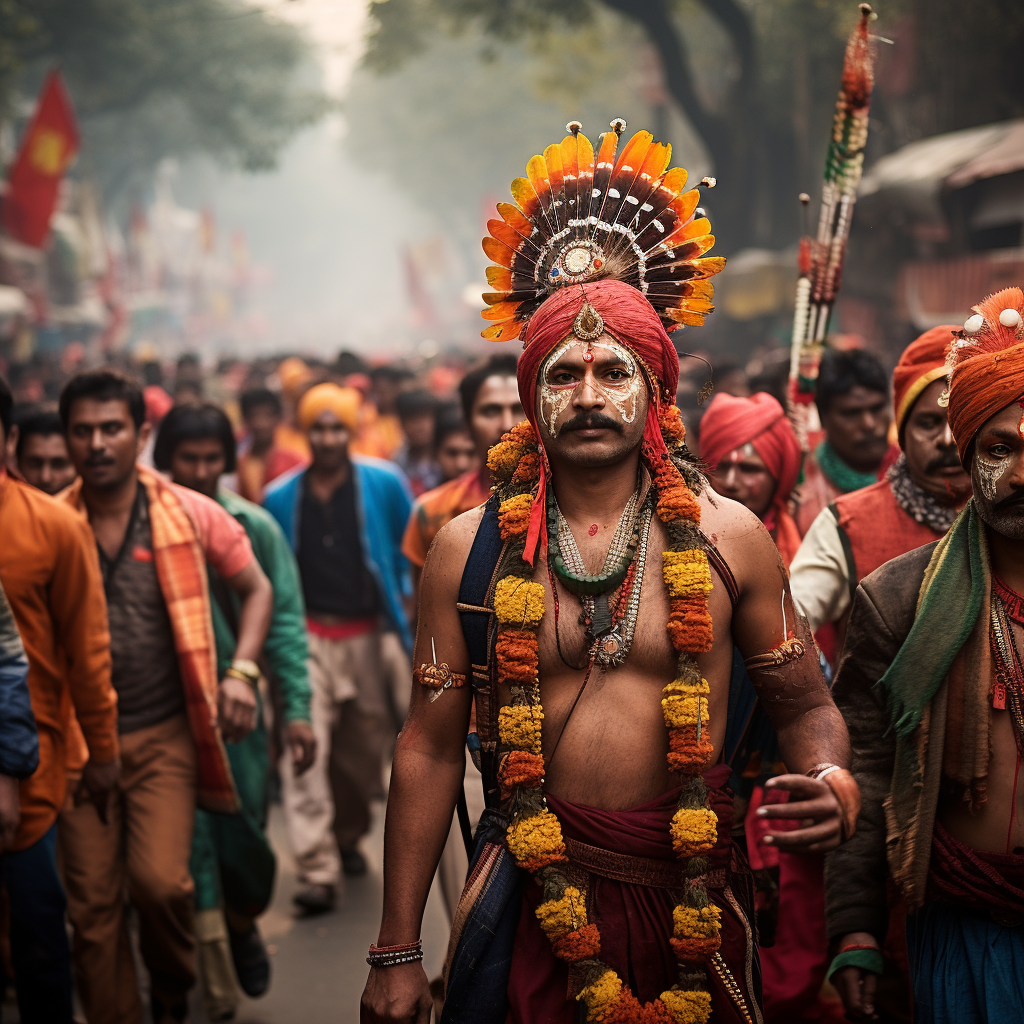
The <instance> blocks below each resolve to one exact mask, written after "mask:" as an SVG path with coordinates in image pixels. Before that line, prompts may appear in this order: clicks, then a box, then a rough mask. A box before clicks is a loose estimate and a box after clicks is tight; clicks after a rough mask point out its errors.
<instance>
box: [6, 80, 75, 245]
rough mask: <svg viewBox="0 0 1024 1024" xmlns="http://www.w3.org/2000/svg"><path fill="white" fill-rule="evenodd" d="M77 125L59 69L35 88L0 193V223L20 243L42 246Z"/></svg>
mask: <svg viewBox="0 0 1024 1024" xmlns="http://www.w3.org/2000/svg"><path fill="white" fill-rule="evenodd" d="M78 145H79V137H78V125H77V123H76V122H75V112H74V111H73V110H72V109H71V99H70V98H69V96H68V93H67V89H65V87H64V82H63V79H61V77H60V72H59V71H51V72H50V73H49V74H48V75H47V76H46V81H45V82H44V83H43V91H42V92H41V93H40V94H39V106H38V107H37V108H36V112H35V114H34V116H33V117H32V120H31V121H30V122H29V126H28V129H27V131H26V132H25V137H24V139H22V142H21V149H20V151H19V152H18V158H17V159H16V160H15V161H14V166H13V167H12V168H11V173H10V177H9V179H8V183H7V194H6V195H5V196H4V199H3V220H4V227H5V228H6V229H7V230H8V231H9V232H10V234H12V235H13V236H14V237H15V238H17V239H18V240H19V241H21V242H24V243H25V244H26V245H31V246H34V247H35V248H37V249H39V248H42V246H43V243H44V242H45V241H46V236H47V235H48V234H49V231H50V218H51V217H52V216H53V211H54V209H55V207H56V205H57V192H58V189H59V188H60V183H61V179H62V178H63V177H64V173H65V172H66V171H67V169H68V168H69V167H70V166H71V164H72V162H73V161H74V159H75V156H76V154H77V153H78Z"/></svg>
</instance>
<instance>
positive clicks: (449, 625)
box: [362, 261, 856, 1024]
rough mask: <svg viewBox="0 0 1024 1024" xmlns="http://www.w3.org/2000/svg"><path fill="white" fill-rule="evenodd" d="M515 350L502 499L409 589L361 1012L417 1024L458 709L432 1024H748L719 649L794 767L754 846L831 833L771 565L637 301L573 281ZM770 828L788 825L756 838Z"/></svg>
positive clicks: (669, 347) (752, 1012) (650, 311)
mask: <svg viewBox="0 0 1024 1024" xmlns="http://www.w3.org/2000/svg"><path fill="white" fill-rule="evenodd" d="M574 265H575V264H574V263H572V261H569V263H568V264H567V266H569V267H571V266H574ZM703 308H706V306H705V307H703ZM700 319H702V317H701V318H700ZM694 322H699V321H694ZM522 337H523V342H524V348H525V350H524V352H523V354H522V356H521V358H520V359H519V363H518V366H517V376H518V382H519V394H520V397H521V399H522V405H523V409H524V410H525V412H526V416H527V420H528V422H524V423H521V424H519V425H518V426H517V427H515V428H514V429H513V430H512V431H511V432H510V433H509V434H506V435H505V437H504V438H503V440H502V442H501V443H499V444H498V445H497V446H495V448H494V449H493V450H492V451H491V455H490V458H489V465H490V467H491V469H492V472H493V474H494V478H495V481H496V490H497V493H496V494H495V495H494V496H493V497H492V499H491V500H490V501H489V502H488V503H487V505H486V506H484V508H482V509H475V510H473V511H470V512H467V513H465V514H463V515H462V516H459V517H458V518H457V519H455V520H453V521H452V522H451V523H449V524H448V525H447V526H445V527H444V528H443V529H442V530H441V531H440V533H439V534H438V535H437V538H436V540H435V541H434V544H433V547H432V548H431V550H430V553H429V555H428V556H427V561H426V565H425V567H424V571H423V577H422V587H421V594H420V597H421V599H420V620H419V627H418V639H417V647H416V653H415V657H414V663H415V664H416V665H417V666H418V668H417V670H416V674H417V679H418V680H419V681H420V682H421V683H422V684H423V685H422V686H417V687H415V688H414V694H413V703H412V707H411V710H410V715H409V720H408V723H407V727H406V729H405V730H404V731H403V733H402V735H401V736H400V738H399V741H398V745H397V747H396V751H395V760H394V765H393V769H392V776H391V779H392V781H391V792H390V796H389V802H388V824H387V833H386V840H385V895H384V915H383V920H382V924H381V930H380V934H379V938H378V943H379V945H376V946H374V947H371V950H370V954H369V962H370V963H371V967H372V969H371V972H370V977H369V980H368V982H367V987H366V990H365V992H364V995H363V1011H362V1013H363V1016H362V1020H364V1021H367V1022H373V1024H381V1022H388V1024H392V1022H398V1021H412V1020H416V1021H426V1019H427V1016H426V1013H427V1009H428V1007H429V994H428V989H427V978H426V975H425V974H424V973H423V970H422V968H421V965H420V963H419V962H418V961H419V958H420V951H419V944H418V942H417V936H418V935H419V930H420V922H421V914H422V910H423V906H424V903H425V901H426V896H427V891H428V889H429V885H430V880H431V878H432V876H433V873H434V869H435V865H436V863H437V858H438V854H439V853H440V851H441V847H442V845H443V843H444V838H445V836H446V835H447V834H448V827H449V826H448V823H449V822H450V821H451V818H452V812H453V810H454V809H455V806H456V798H457V794H458V792H459V787H460V786H461V785H462V779H463V768H462V748H463V745H464V743H465V738H466V730H467V727H469V725H470V716H471V711H472V709H473V707H474V697H475V714H476V717H475V726H474V732H473V734H472V735H471V737H470V741H471V742H470V748H471V750H475V751H477V754H478V756H479V757H480V764H481V769H482V773H483V776H484V789H485V794H486V799H487V804H488V810H487V811H485V813H484V817H483V819H482V821H481V825H480V827H479V829H478V830H477V835H476V846H475V855H474V858H473V865H472V867H471V870H470V876H469V882H468V884H467V888H466V891H465V892H464V894H463V897H462V902H461V903H460V906H459V913H458V915H457V918H456V924H455V928H454V930H453V935H452V940H451V945H450V948H449V959H448V964H447V969H446V985H447V988H446V999H445V1005H444V1011H443V1015H442V1018H441V1019H442V1021H443V1022H444V1024H462V1022H467V1024H468V1022H470V1021H471V1022H473V1024H488V1022H497V1024H505V1022H506V1021H511V1022H513V1024H542V1022H543V1024H572V1022H574V1021H576V1020H579V1019H581V1015H582V1017H585V1019H586V1020H588V1021H591V1022H595V1021H603V1020H608V1021H610V1020H622V1021H627V1020H630V1021H632V1020H647V1019H650V1020H659V1021H665V1022H666V1024H668V1022H684V1021H686V1022H692V1024H703V1022H706V1021H708V1020H709V1019H711V1017H712V1014H713V1019H714V1020H715V1021H717V1022H720V1024H739V1022H740V1021H744V1020H748V1021H749V1020H751V1019H754V1018H755V1017H756V1015H757V1009H756V1006H757V1001H758V992H757V987H756V982H755V981H754V980H753V973H752V970H751V968H750V965H751V963H752V961H753V958H754V957H756V948H755V947H754V945H753V941H752V935H753V928H752V925H751V920H750V915H751V913H752V905H751V904H752V900H751V899H750V894H751V892H752V887H751V878H750V875H749V872H748V870H747V869H746V867H745V865H744V863H743V859H742V856H740V855H738V853H734V851H733V849H732V839H731V820H732V808H733V802H732V795H731V793H730V792H729V791H728V790H727V789H726V788H725V783H726V781H727V779H728V778H729V775H730V768H729V766H728V765H727V764H724V763H722V757H723V755H724V753H725V751H727V750H731V749H733V747H734V745H735V742H737V736H736V735H734V730H735V729H736V727H737V726H738V725H739V726H742V723H738V722H735V721H730V720H729V714H728V706H729V682H730V677H731V674H732V668H733V664H734V651H736V650H737V649H738V651H739V652H740V654H739V655H738V657H739V658H740V659H741V660H742V659H743V658H744V657H745V658H746V659H747V662H746V663H747V666H748V670H749V672H750V675H751V677H752V679H753V681H754V685H755V687H756V688H757V691H758V693H759V694H760V696H761V698H762V700H764V702H765V704H766V706H767V707H768V708H769V713H770V715H771V718H772V722H773V725H774V726H775V729H776V731H777V733H778V736H779V742H780V745H781V747H782V750H783V753H784V756H785V758H786V762H787V764H788V765H789V766H790V768H791V770H792V771H793V772H794V773H796V774H790V775H783V776H780V777H779V778H777V779H775V780H773V785H774V787H775V788H777V789H778V791H779V793H782V792H784V791H787V792H788V794H789V795H790V796H791V797H792V801H791V802H790V803H789V804H783V803H781V802H780V803H777V804H774V805H773V806H771V807H766V808H765V814H764V816H763V817H764V818H766V819H769V820H767V821H766V824H767V825H768V826H769V830H768V831H767V834H766V837H765V839H764V841H765V842H766V843H768V844H770V845H776V846H777V847H778V848H780V849H782V848H784V849H793V850H803V851H806V852H809V853H819V852H822V851H824V850H826V849H829V848H831V847H833V846H835V845H837V844H838V843H839V842H840V838H841V833H842V828H843V826H842V820H843V817H844V812H845V816H846V819H847V821H848V822H851V823H852V820H853V818H854V817H855V815H856V806H855V802H856V797H855V791H854V790H852V788H844V787H846V784H847V783H848V782H849V781H851V780H849V775H848V773H847V772H846V771H845V769H844V768H842V767H841V766H842V765H844V764H845V763H846V759H847V757H848V750H847V746H846V735H845V731H844V729H843V726H842V722H841V720H840V719H839V716H838V715H837V713H836V711H835V708H834V707H833V705H832V702H831V698H830V696H829V694H828V691H827V689H826V687H825V684H824V681H823V679H822V677H821V672H820V668H819V665H818V662H817V659H816V658H815V657H814V655H813V645H812V643H811V639H810V636H809V634H808V633H807V632H806V629H805V628H804V627H803V626H802V625H801V624H799V623H798V620H797V616H796V612H795V609H794V607H793V605H792V602H791V600H790V598H789V595H788V588H787V586H786V574H785V570H784V568H783V566H782V564H781V561H780V559H779V555H778V552H777V551H776V549H775V547H774V545H773V544H772V543H771V540H770V539H769V537H768V536H767V535H766V533H765V531H764V530H763V529H761V526H760V523H759V522H758V520H757V519H756V517H755V516H754V515H753V514H752V513H751V512H750V511H749V510H747V509H746V508H744V507H743V506H742V505H740V504H738V503H736V502H732V501H729V500H727V499H724V498H721V497H719V496H717V495H714V494H713V493H711V492H710V489H709V488H708V487H707V482H706V480H705V479H704V478H703V477H702V475H701V474H700V473H699V471H698V470H697V469H696V467H695V465H694V463H693V462H692V461H691V460H690V458H689V455H688V453H687V452H686V451H685V448H684V445H683V435H684V429H683V425H682V422H681V420H680V419H679V412H678V410H677V409H676V408H675V406H674V405H673V401H674V398H675V392H676V388H677V384H678V378H679V357H678V355H677V353H676V350H675V348H674V346H673V344H672V342H671V340H670V339H669V336H668V334H667V333H666V330H665V326H664V324H663V322H662V319H661V318H660V317H659V314H658V312H657V311H656V310H655V308H654V307H653V306H652V304H651V302H650V301H649V300H648V298H647V297H645V295H643V294H642V293H641V292H640V290H639V289H637V288H635V287H633V286H631V285H629V284H627V283H625V282H623V281H618V280H614V279H608V278H605V279H602V280H597V281H590V282H588V283H587V284H586V286H585V288H581V287H578V286H572V285H567V286H565V287H562V288H561V289H560V290H558V291H555V292H554V294H553V295H551V296H550V297H549V298H547V299H546V300H545V301H544V302H543V303H542V304H541V305H540V306H539V308H538V309H537V310H536V312H534V313H533V315H532V316H531V318H530V319H529V322H528V323H527V325H526V327H525V331H524V332H523V335H522ZM711 538H715V540H714V542H712V540H711ZM645 577H646V578H645ZM783 609H785V620H784V617H783ZM791 627H793V628H794V629H795V630H796V631H797V633H798V635H799V636H800V637H801V638H802V639H800V640H798V639H797V638H796V637H795V636H794V634H793V633H792V632H791V631H790V629H791ZM808 652H811V653H810V654H808ZM768 666H771V668H768ZM470 679H471V680H472V684H473V685H472V686H470V685H467V682H468V681H469V680H470ZM435 697H439V698H440V699H439V700H436V701H435V700H434V698H435ZM662 719H664V721H662ZM666 727H667V729H668V736H667V738H666V734H665V732H664V730H665V729H666ZM741 731H742V729H741ZM826 764H828V765H829V767H828V768H826V767H825V765H826ZM805 773H806V774H805ZM819 774H822V775H824V776H826V779H825V780H824V781H819V780H818V775H819ZM784 817H785V818H790V817H792V818H794V819H799V820H794V821H792V822H791V824H792V826H793V830H792V831H782V830H779V831H776V830H774V829H772V828H771V822H772V820H773V819H776V818H784ZM570 878H571V881H570ZM684 890H685V892H686V893H687V897H686V899H685V900H683V901H682V903H681V904H680V905H677V903H678V902H679V900H678V896H679V892H681V891H684ZM645 1004H646V1007H645ZM578 1007H579V1009H578Z"/></svg>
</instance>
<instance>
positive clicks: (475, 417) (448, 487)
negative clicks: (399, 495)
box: [402, 353, 523, 588]
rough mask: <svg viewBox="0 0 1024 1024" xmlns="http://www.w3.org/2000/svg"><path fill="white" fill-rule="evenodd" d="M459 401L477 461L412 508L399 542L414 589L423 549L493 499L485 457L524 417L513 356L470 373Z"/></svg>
mask: <svg viewBox="0 0 1024 1024" xmlns="http://www.w3.org/2000/svg"><path fill="white" fill-rule="evenodd" d="M459 398H460V400H461V402H462V412H463V415H464V416H465V417H466V423H467V425H468V426H469V432H470V435H471V436H472V438H473V443H474V444H475V445H476V455H477V460H478V461H477V465H476V466H474V467H473V468H472V469H470V470H469V471H468V472H466V473H463V474H462V475H461V476H457V477H456V478H455V479H454V480H449V481H448V482H447V483H443V484H441V486H440V487H435V488H434V489H433V490H432V491H427V493H426V494H424V495H422V496H421V497H420V498H419V499H418V500H417V501H416V504H415V505H413V509H412V515H411V516H410V518H409V525H408V526H407V527H406V530H405V537H404V538H403V539H402V554H403V555H405V557H406V558H408V559H409V563H410V565H412V570H413V580H414V582H415V583H416V586H417V588H418V587H419V577H420V572H421V570H422V569H423V563H424V562H425V561H426V560H427V551H428V550H430V545H431V544H432V543H433V540H434V538H435V537H436V536H437V533H438V530H440V529H441V527H442V526H444V525H445V524H446V523H450V522H451V521H452V520H453V519H454V518H455V517H456V516H460V515H462V513H463V512H468V511H469V510H470V509H471V508H476V507H477V506H478V505H482V504H483V503H484V502H485V501H486V500H487V499H488V498H489V497H490V496H491V475H490V473H489V472H488V471H487V453H488V451H490V449H491V448H492V447H493V446H494V445H496V444H497V443H498V442H499V441H500V440H501V435H502V434H504V433H505V432H506V431H509V430H511V429H512V428H513V427H514V426H515V425H516V424H517V423H518V422H519V421H520V420H521V419H522V418H523V406H522V404H521V402H520V401H519V388H518V385H517V384H516V357H515V356H513V355H509V354H507V353H503V354H501V355H494V356H491V358H490V359H488V360H487V362H485V363H482V364H481V365H480V366H478V367H476V368H475V369H473V370H470V371H469V373H467V374H466V376H465V377H463V378H462V381H461V382H460V384H459Z"/></svg>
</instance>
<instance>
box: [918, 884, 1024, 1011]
mask: <svg viewBox="0 0 1024 1024" xmlns="http://www.w3.org/2000/svg"><path fill="white" fill-rule="evenodd" d="M907 953H908V956H909V959H910V975H911V979H912V981H913V985H914V1009H915V1018H916V1019H917V1020H918V1021H919V1022H920V1024H1009V1022H1010V1021H1018V1020H1020V1019H1021V1015H1022V1013H1024V1010H1022V1007H1024V980H1022V977H1021V968H1022V966H1024V926H1018V927H1016V928H1006V927H1004V926H1003V925H1000V924H996V922H995V921H993V920H992V919H991V918H990V917H989V916H988V915H987V914H982V913H979V912H978V911H976V910H966V909H961V908H959V907H955V906H953V904H951V903H945V902H943V901H941V900H935V901H933V902H931V903H927V904H925V906H923V907H921V908H920V910H916V911H914V913H913V914H911V915H910V916H909V917H908V918H907Z"/></svg>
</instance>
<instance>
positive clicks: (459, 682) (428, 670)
mask: <svg viewBox="0 0 1024 1024" xmlns="http://www.w3.org/2000/svg"><path fill="white" fill-rule="evenodd" d="M430 653H431V654H432V655H433V658H434V662H433V664H431V663H430V662H424V663H423V664H422V665H420V667H419V668H417V669H414V670H413V673H412V677H413V679H414V680H415V681H416V682H417V683H419V684H420V685H421V686H425V687H427V689H428V690H430V691H431V693H430V702H431V703H433V702H434V701H435V700H437V698H438V697H440V696H441V694H442V693H444V691H445V690H457V689H460V688H461V687H463V686H465V685H466V677H465V676H464V675H463V674H462V673H461V672H453V671H452V670H451V669H450V668H449V667H448V662H446V661H442V662H441V664H440V665H439V664H438V663H437V648H436V647H435V646H434V638H433V637H431V638H430Z"/></svg>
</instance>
